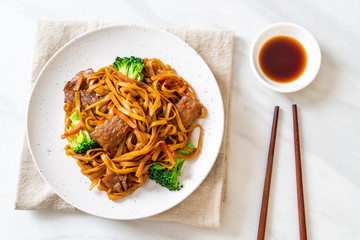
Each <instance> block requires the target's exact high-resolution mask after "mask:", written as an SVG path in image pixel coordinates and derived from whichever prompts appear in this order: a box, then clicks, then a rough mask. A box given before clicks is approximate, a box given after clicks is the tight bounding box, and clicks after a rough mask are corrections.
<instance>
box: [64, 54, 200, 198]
mask: <svg viewBox="0 0 360 240" xmlns="http://www.w3.org/2000/svg"><path fill="white" fill-rule="evenodd" d="M64 93H65V100H64V102H65V105H64V110H65V133H64V134H63V135H62V138H63V139H64V138H67V140H68V145H66V147H65V150H66V154H67V155H68V156H71V157H73V158H75V159H77V164H78V165H79V166H80V168H81V172H82V173H83V174H84V175H86V176H88V177H89V178H90V180H91V181H92V183H91V186H90V190H91V189H93V188H94V187H95V186H97V188H98V189H99V190H101V191H106V192H107V194H108V197H109V199H118V198H122V197H124V196H126V195H128V194H130V193H132V192H133V191H135V190H136V189H137V188H139V187H140V186H141V185H143V184H144V183H145V182H146V181H147V179H148V178H150V179H152V180H154V181H156V182H157V183H159V184H161V185H162V186H164V187H166V188H168V189H169V190H180V189H181V187H182V186H181V185H180V183H179V182H178V176H179V175H180V170H181V167H182V165H183V163H184V161H185V160H191V159H194V158H195V157H196V156H197V155H198V154H199V152H200V150H201V145H202V127H201V125H199V124H197V123H195V120H196V119H198V118H204V117H205V116H206V109H205V107H204V106H203V105H202V104H201V103H199V102H198V100H197V99H196V96H195V91H194V89H193V88H192V87H191V85H190V84H189V83H188V82H186V81H185V80H184V79H183V78H182V77H180V76H178V75H177V74H176V72H175V70H174V69H172V68H171V66H169V65H164V64H163V63H162V62H161V61H160V60H159V59H156V58H153V59H141V58H135V57H130V58H127V57H124V58H119V57H118V58H116V60H115V62H114V63H113V65H110V66H107V67H103V68H100V69H99V70H98V71H96V72H94V71H93V70H92V69H91V68H89V69H87V70H84V71H81V72H79V73H77V74H76V76H75V77H74V78H72V79H71V80H70V81H68V82H67V83H66V85H65V87H64ZM195 128H199V129H200V134H199V139H198V142H197V144H196V146H197V147H196V148H195V147H194V146H193V144H191V143H190V138H191V134H192V132H193V130H194V129H195Z"/></svg>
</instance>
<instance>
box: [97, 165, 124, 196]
mask: <svg viewBox="0 0 360 240" xmlns="http://www.w3.org/2000/svg"><path fill="white" fill-rule="evenodd" d="M126 180H127V177H126V175H125V174H117V173H115V172H113V171H111V170H110V169H107V170H106V174H105V176H104V177H103V179H102V181H103V183H104V184H105V185H106V186H107V187H108V188H111V189H113V190H114V191H116V192H119V193H120V192H123V191H126V190H127V189H128V184H127V182H126Z"/></svg>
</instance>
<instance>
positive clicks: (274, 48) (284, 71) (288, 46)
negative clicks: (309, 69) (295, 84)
mask: <svg viewBox="0 0 360 240" xmlns="http://www.w3.org/2000/svg"><path fill="white" fill-rule="evenodd" d="M259 62H260V68H261V70H262V71H263V73H264V74H265V75H266V76H267V77H268V78H269V79H271V80H273V81H275V82H278V83H289V82H292V81H294V80H296V79H298V78H299V77H300V76H301V75H302V74H303V73H304V70H305V68H306V63H307V56H306V52H305V49H304V47H303V46H302V45H301V43H300V42H298V41H297V40H295V39H294V38H291V37H286V36H278V37H274V38H271V39H270V40H268V41H267V42H265V44H264V45H263V46H262V47H261V50H260V54H259Z"/></svg>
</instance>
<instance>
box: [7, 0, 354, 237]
mask: <svg viewBox="0 0 360 240" xmlns="http://www.w3.org/2000/svg"><path fill="white" fill-rule="evenodd" d="M359 8H360V3H359V2H358V1H350V0H344V1H335V0H332V1H325V0H319V1H310V0H308V1H296V2H295V1H281V0H274V1H230V0H226V1H191V2H190V1H165V0H161V1H69V0H64V1H60V2H59V1H57V2H54V1H45V0H33V1H15V0H1V1H0V9H1V14H0V29H1V32H2V34H1V38H0V42H1V44H0V56H1V57H0V66H1V69H2V71H1V73H2V74H1V75H2V77H1V80H0V81H1V88H0V123H1V124H0V126H1V128H0V129H1V134H0V138H1V145H0V146H1V148H0V149H1V150H2V152H3V153H4V154H5V155H3V157H2V158H1V166H2V171H1V174H0V180H1V183H2V191H1V192H0V216H1V217H0V232H1V235H2V237H1V239H255V238H256V234H257V226H258V219H259V212H260V204H261V196H262V188H263V182H264V173H265V167H266V159H267V151H268V142H269V138H270V126H271V122H272V113H273V107H274V106H275V105H279V106H280V108H281V111H280V119H279V128H278V139H277V145H276V151H275V160H274V168H273V179H272V180H273V181H272V187H271V195H270V202H269V213H268V225H267V229H266V239H274V240H275V239H298V216H297V202H296V182H295V166H294V150H293V134H292V116H291V105H292V104H293V103H297V104H298V106H299V109H298V111H299V121H300V134H301V145H302V159H303V177H304V191H305V204H306V214H307V216H306V217H307V227H308V237H309V239H359V238H360V228H359V225H360V217H359V216H360V204H359V202H360V178H359V172H360V150H359V146H360V124H359V122H360V97H359V92H360V80H359V77H358V76H359V75H360V68H359V64H360V60H359V57H358V56H359V55H360V47H359V45H358V44H359V42H360V28H359V27H358V23H359V22H360V15H359V14H358V9H359ZM41 18H57V19H81V20H103V21H117V22H120V23H139V24H155V25H173V26H184V27H190V28H205V29H231V30H233V31H235V33H236V42H235V49H234V51H235V56H234V70H233V87H232V99H231V104H232V105H231V119H230V124H231V134H230V141H231V150H230V158H229V179H228V180H229V182H228V187H229V191H228V198H227V203H226V204H225V205H224V208H223V212H222V227H221V228H219V229H205V228H197V227H192V226H187V225H183V224H178V223H170V222H155V221H145V220H136V221H113V220H106V219H101V218H98V217H94V216H90V215H87V214H81V213H55V212H40V211H15V210H14V200H15V193H16V183H17V175H18V169H19V156H20V149H21V146H22V140H23V135H24V130H25V125H24V121H25V115H26V106H27V100H28V97H29V78H30V73H31V64H32V55H33V44H34V34H35V23H36V20H37V19H41ZM281 21H288V22H294V23H297V24H300V25H302V26H303V27H305V28H307V29H308V30H309V31H310V32H312V33H313V35H314V36H315V38H316V39H317V40H318V42H319V44H320V47H321V51H322V57H323V61H322V65H321V69H320V72H319V74H318V76H317V78H316V80H315V81H314V82H313V83H312V84H311V85H310V86H308V87H307V88H305V89H304V90H302V91H299V92H296V93H291V94H281V93H277V92H273V91H271V90H269V89H267V88H265V87H264V86H263V85H262V84H261V83H259V82H258V81H257V80H256V78H255V76H254V75H253V74H252V72H251V69H250V65H249V61H248V57H249V48H250V44H251V41H252V40H253V39H254V38H255V36H256V34H257V33H258V32H259V31H260V30H262V29H263V28H264V27H266V26H268V25H270V24H273V23H276V22H281ZM15 88H16V89H15Z"/></svg>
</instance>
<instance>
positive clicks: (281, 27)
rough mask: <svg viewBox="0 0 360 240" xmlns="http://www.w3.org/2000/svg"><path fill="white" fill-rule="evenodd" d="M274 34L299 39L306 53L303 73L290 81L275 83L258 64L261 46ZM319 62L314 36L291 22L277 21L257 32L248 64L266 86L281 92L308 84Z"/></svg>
mask: <svg viewBox="0 0 360 240" xmlns="http://www.w3.org/2000/svg"><path fill="white" fill-rule="evenodd" d="M276 36H287V37H292V38H294V39H296V40H297V41H299V42H300V43H301V44H302V45H303V47H304V49H305V51H306V55H307V64H306V68H305V70H304V72H303V74H302V75H301V76H300V77H299V78H298V79H296V80H294V81H292V82H290V83H277V82H275V81H273V80H271V79H269V78H268V77H267V76H266V75H265V74H264V73H263V72H262V70H261V68H260V64H259V53H260V50H261V47H262V46H263V45H264V43H266V42H267V41H268V40H269V39H271V38H273V37H276ZM320 64H321V52H320V47H319V44H318V43H317V41H316V40H315V38H314V37H313V36H312V35H311V33H310V32H309V31H307V30H306V29H305V28H303V27H301V26H299V25H296V24H293V23H277V24H274V25H271V26H269V27H267V28H266V29H264V30H263V31H262V32H260V33H259V34H258V36H257V37H256V38H255V40H254V41H253V43H252V45H251V49H250V65H251V69H252V71H253V72H254V74H255V76H256V77H257V78H258V79H259V80H260V82H261V83H263V84H264V85H265V86H267V87H268V88H270V89H272V90H275V91H278V92H283V93H289V92H295V91H298V90H301V89H303V88H305V87H306V86H308V85H309V84H310V83H311V82H312V81H313V80H314V79H315V77H316V75H317V73H318V71H319V69H320Z"/></svg>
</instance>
